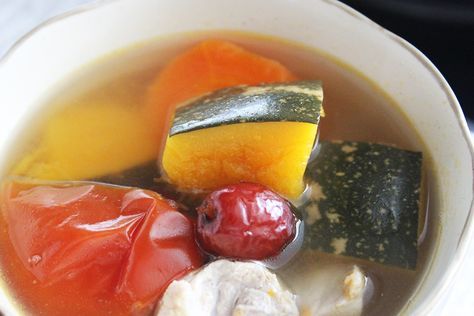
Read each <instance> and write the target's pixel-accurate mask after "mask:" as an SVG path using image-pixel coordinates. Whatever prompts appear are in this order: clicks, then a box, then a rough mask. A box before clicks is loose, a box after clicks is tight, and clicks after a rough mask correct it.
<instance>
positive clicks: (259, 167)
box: [162, 122, 318, 199]
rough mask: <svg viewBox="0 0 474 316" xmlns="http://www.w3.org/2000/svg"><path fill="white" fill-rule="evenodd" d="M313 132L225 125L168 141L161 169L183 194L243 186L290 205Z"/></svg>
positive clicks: (275, 125) (296, 125) (294, 126)
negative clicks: (263, 189)
mask: <svg viewBox="0 0 474 316" xmlns="http://www.w3.org/2000/svg"><path fill="white" fill-rule="evenodd" d="M317 128H318V126H317V125H316V124H311V123H300V122H262V123H242V124H231V125H224V126H219V127H213V128H208V129H201V130H197V131H192V132H189V133H184V134H177V135H174V136H171V137H169V138H168V141H167V143H166V148H165V151H164V154H163V161H162V163H163V168H164V170H165V172H166V175H167V176H168V178H169V180H170V181H171V182H172V183H174V184H175V185H177V186H178V187H179V188H180V189H183V190H196V189H198V190H213V189H216V188H219V187H221V186H224V185H228V184H233V183H238V182H240V181H249V182H256V183H260V184H264V185H266V186H268V187H270V188H272V189H273V190H275V191H277V192H278V193H280V194H282V195H283V196H285V197H287V198H290V199H296V198H298V197H299V196H300V194H301V193H302V192H303V189H304V184H303V175H304V171H305V168H306V164H307V162H308V159H309V156H310V154H311V150H312V148H313V144H314V139H315V135H316V132H317Z"/></svg>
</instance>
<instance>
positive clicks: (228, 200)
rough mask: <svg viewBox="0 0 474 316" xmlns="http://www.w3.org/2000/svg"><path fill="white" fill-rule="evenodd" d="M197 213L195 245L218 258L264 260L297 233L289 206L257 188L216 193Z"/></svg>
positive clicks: (249, 186) (234, 187)
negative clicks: (196, 241) (196, 242)
mask: <svg viewBox="0 0 474 316" xmlns="http://www.w3.org/2000/svg"><path fill="white" fill-rule="evenodd" d="M197 211H198V221H197V236H198V241H199V243H200V245H201V247H202V248H203V249H204V250H206V251H207V252H209V253H211V254H214V255H218V256H224V257H230V258H239V259H256V260H259V259H265V258H268V257H271V256H274V255H277V254H278V253H279V252H280V251H281V250H282V249H283V248H284V247H285V246H286V245H287V244H288V243H289V242H290V241H291V240H292V239H293V237H294V235H295V233H296V221H297V220H296V217H295V215H294V214H293V212H292V207H291V204H290V203H289V202H288V201H286V200H285V199H284V198H282V197H281V196H279V195H278V194H276V193H275V192H273V191H271V190H270V189H269V188H267V187H265V186H263V185H260V184H253V183H239V184H234V185H230V186H227V187H224V188H222V189H219V190H216V191H214V192H212V193H211V194H210V195H209V196H208V197H207V198H206V199H205V200H204V202H203V203H202V204H201V206H199V207H198V209H197Z"/></svg>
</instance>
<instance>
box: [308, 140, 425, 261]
mask: <svg viewBox="0 0 474 316" xmlns="http://www.w3.org/2000/svg"><path fill="white" fill-rule="evenodd" d="M421 168H422V154H421V153H419V152H412V151H407V150H401V149H398V148H395V147H390V146H385V145H379V144H371V143H363V142H321V143H320V144H319V152H318V154H317V156H316V157H315V159H314V160H313V161H312V162H311V163H310V164H309V165H308V169H307V170H308V172H307V175H306V176H307V180H308V182H309V183H310V185H311V189H312V193H311V199H310V201H309V202H307V203H306V204H305V205H303V207H302V209H303V213H304V216H305V223H306V225H307V228H306V229H305V239H306V246H307V247H310V248H313V249H317V250H320V251H325V252H329V253H335V254H341V255H346V256H353V257H358V258H362V259H368V260H371V261H375V262H379V263H385V264H390V265H396V266H400V267H404V268H410V269H414V268H415V267H416V258H417V240H418V217H419V213H420V207H421V204H422V203H421V180H422V169H421Z"/></svg>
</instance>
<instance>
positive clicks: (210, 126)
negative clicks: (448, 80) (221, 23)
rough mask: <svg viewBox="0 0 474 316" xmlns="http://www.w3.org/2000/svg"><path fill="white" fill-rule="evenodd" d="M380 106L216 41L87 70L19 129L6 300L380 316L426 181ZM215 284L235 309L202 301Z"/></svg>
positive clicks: (234, 37) (427, 234) (320, 72)
mask: <svg viewBox="0 0 474 316" xmlns="http://www.w3.org/2000/svg"><path fill="white" fill-rule="evenodd" d="M207 38H213V39H217V40H211V41H205V42H204V44H203V43H201V40H204V39H207ZM219 39H225V40H226V41H230V42H232V43H235V44H238V46H235V47H234V46H233V44H223V43H225V42H223V41H220V40H219ZM196 45H197V46H196ZM239 46H240V47H243V48H244V49H242V48H240V47H239ZM203 52H204V53H203ZM180 54H181V55H180ZM200 54H204V55H205V56H206V58H208V59H209V60H211V61H212V60H213V59H215V63H214V64H213V63H212V62H209V64H202V63H199V62H198V61H200V59H199V58H201V57H202V56H201V55H200ZM176 56H180V57H178V58H177V59H175V58H176ZM262 56H264V57H262ZM190 60H191V61H193V64H192V65H193V67H191V68H189V69H188V68H186V67H185V66H183V65H186V62H189V61H190ZM226 62H227V63H226ZM209 65H211V66H212V67H211V66H209ZM249 65H251V67H250V66H249ZM213 67H214V68H213ZM249 67H250V68H251V69H253V70H252V71H251V70H249ZM227 73H229V75H227ZM157 74H159V75H157ZM223 74H224V75H223ZM320 81H321V82H322V86H321V82H320ZM288 82H290V83H288ZM242 84H246V85H250V86H252V87H250V88H248V87H242ZM259 84H264V85H260V86H258V87H256V85H259ZM235 86H237V87H235ZM228 87H231V88H229V89H224V90H219V89H221V88H228ZM381 88H383V87H381ZM381 88H379V87H377V86H376V85H375V84H373V83H371V82H369V81H368V80H367V79H365V78H364V77H363V76H362V75H360V74H358V73H357V72H356V71H354V70H352V69H351V68H349V67H347V66H345V65H343V64H342V63H340V62H337V61H335V60H334V59H332V58H329V57H328V56H326V55H324V54H322V53H320V52H317V51H314V50H310V49H308V48H304V47H302V46H299V45H296V44H292V43H287V42H283V41H279V40H276V39H271V38H265V37H260V36H254V35H250V34H240V33H232V32H224V33H217V32H216V33H197V34H192V35H180V36H175V37H171V38H163V39H159V40H156V41H151V42H149V43H144V44H141V45H138V46H136V47H132V48H129V49H127V50H124V51H121V52H118V53H116V54H112V55H110V56H107V58H102V59H101V60H100V61H97V62H95V63H93V64H92V65H88V66H86V67H85V68H84V69H81V70H80V71H79V72H77V73H76V74H74V75H73V76H71V78H69V79H68V80H67V81H65V82H63V83H61V84H60V85H59V86H58V87H57V88H56V89H55V90H54V92H53V93H52V95H51V97H50V99H49V101H48V102H46V104H45V107H44V108H43V109H42V114H41V115H40V116H39V115H38V116H37V117H41V119H40V120H37V119H35V120H34V121H32V122H30V124H29V126H30V127H28V128H27V129H25V132H24V135H23V136H22V137H20V139H19V140H18V145H17V149H16V151H12V156H11V159H10V165H9V166H8V167H9V172H8V173H7V174H6V175H5V176H4V177H3V181H4V185H3V193H2V204H1V207H2V209H1V211H2V213H1V214H2V216H1V217H0V245H1V248H2V249H3V250H4V251H2V254H1V255H0V263H1V266H2V268H1V269H2V272H3V273H4V274H5V276H6V278H5V279H6V280H7V281H6V286H7V287H8V289H9V292H10V293H11V295H12V297H13V298H14V300H15V301H17V302H18V303H19V304H21V305H22V306H24V309H25V311H26V312H28V313H33V314H37V315H54V314H56V315H61V314H64V313H66V312H68V313H70V314H71V313H72V314H81V313H82V314H91V315H93V314H97V315H99V314H104V313H113V314H117V315H121V314H123V315H126V314H137V315H152V314H156V313H157V314H158V315H168V314H166V313H167V312H169V311H168V309H169V308H171V309H172V308H177V309H179V310H181V311H184V312H186V311H187V312H190V313H192V312H196V310H202V313H203V315H207V314H209V315H210V314H212V313H211V312H210V311H211V310H213V309H214V312H215V313H217V314H219V313H223V314H224V315H227V314H229V313H231V312H232V311H234V312H236V311H239V312H241V313H242V315H251V314H252V311H254V312H255V311H256V310H260V309H262V308H263V307H262V306H263V305H265V304H267V305H265V308H266V309H267V311H275V313H277V312H278V313H282V310H285V311H286V313H287V314H291V315H293V314H294V315H296V314H301V315H313V314H314V315H395V314H397V313H398V312H399V311H400V310H401V309H402V308H403V306H404V305H405V304H406V303H407V301H408V300H409V298H410V296H412V295H413V294H414V292H415V291H416V288H417V285H418V284H419V282H420V280H421V279H422V278H423V275H424V273H425V269H426V268H427V266H428V264H429V261H430V255H431V250H432V247H433V242H434V240H435V238H436V231H437V227H435V223H434V220H433V218H434V216H432V214H433V213H436V209H434V208H433V207H432V206H431V207H430V208H428V207H427V206H428V205H429V203H428V202H429V201H428V189H429V188H430V187H432V186H433V183H431V182H430V183H428V181H427V179H428V180H434V179H429V177H427V175H428V176H429V174H428V172H429V168H428V167H429V159H430V158H429V153H428V152H427V151H426V150H425V148H424V147H423V143H422V142H421V141H420V139H419V138H418V136H417V134H416V131H415V130H414V129H413V127H412V126H411V125H410V123H409V121H408V119H407V118H406V117H404V115H403V114H402V113H401V112H400V111H399V109H398V107H397V106H396V105H395V104H393V102H392V100H390V99H389V98H388V97H387V96H386V95H385V94H384V93H383V92H382V90H381ZM214 90H218V91H217V92H215V93H210V94H206V95H204V96H201V95H202V93H207V92H210V91H214ZM323 91H324V93H323ZM323 94H324V100H323ZM321 102H322V106H321ZM177 104H180V106H179V107H178V110H177V111H176V112H175V111H174V107H175V106H176V105H177ZM223 104H224V105H225V106H224V105H223ZM256 104H257V105H258V111H257V110H255V107H256ZM282 104H283V105H285V106H281V105H282ZM286 104H293V105H292V108H291V109H297V110H294V111H293V112H292V113H290V111H289V110H288V109H287V107H286ZM295 104H297V105H298V106H296V105H295ZM279 106H280V107H279ZM150 107H151V108H150ZM196 109H198V110H196ZM249 109H250V110H249ZM245 111H250V112H248V113H250V115H247V116H246V115H244V112H245ZM252 111H253V112H252ZM248 113H247V114H248ZM302 113H303V114H302ZM170 131H171V132H170ZM317 133H319V141H318V146H316V147H315V149H314V150H313V151H312V148H313V144H314V142H315V138H316V134H317ZM310 156H311V159H310V163H309V164H308V168H306V167H307V165H306V163H307V162H308V159H309V158H310ZM157 158H158V163H157ZM161 159H162V161H163V164H161ZM422 160H423V168H422ZM305 168H306V171H305ZM241 181H244V182H245V183H241ZM248 182H253V183H256V184H250V183H248ZM425 182H426V183H425ZM423 183H425V184H424V185H422V184H423ZM122 186H125V187H122ZM129 187H133V189H132V188H129ZM305 187H307V188H309V189H308V190H307V191H306V192H305V194H303V195H302V196H301V193H302V192H303V190H304V188H305ZM216 189H218V190H216ZM214 190H215V191H214ZM212 191H214V192H213V193H212V194H210V195H208V194H209V193H210V192H212ZM273 191H275V192H276V193H275V192H273ZM156 193H158V194H156ZM281 196H283V197H281ZM166 199H170V200H173V201H174V202H170V201H168V200H166ZM430 199H432V197H430ZM203 201H204V202H203ZM288 201H293V202H294V203H295V204H297V207H298V209H296V208H295V207H294V206H293V205H291V203H290V202H288ZM296 201H297V202H296ZM236 205H237V206H236ZM242 205H244V206H242ZM262 205H263V206H262ZM81 210H82V212H81ZM242 210H245V212H244V211H242ZM240 211H242V212H240ZM243 212H244V213H245V214H244V215H242V214H243ZM18 214H20V215H21V218H19V217H18V216H19V215H18ZM216 218H217V219H218V220H219V223H217V222H216ZM301 220H302V221H303V224H302V225H301V226H304V229H303V227H298V229H297V228H296V225H298V224H297V223H300V221H301ZM245 223H247V224H248V223H251V224H248V225H247V226H244V224H245ZM28 225H30V226H28ZM194 226H196V229H194ZM276 232H278V233H276ZM283 232H284V233H283ZM302 232H303V233H302ZM422 237H423V238H422ZM295 240H296V241H297V242H298V245H296V244H295V243H294V241H295ZM292 241H293V242H292ZM301 244H302V246H301ZM300 247H301V249H300ZM295 249H299V250H298V251H296V254H295V255H294V257H293V258H292V259H291V260H290V258H288V255H286V254H287V253H294V252H295ZM282 250H283V252H282ZM285 250H286V251H287V252H286V254H285ZM33 252H35V253H34V256H31V255H32V254H33ZM283 254H285V255H283ZM283 257H284V262H283V263H282V262H278V260H279V259H278V258H283ZM164 258H166V259H164ZM225 258H230V259H231V260H242V261H248V260H251V261H255V260H257V261H258V260H263V261H262V262H263V264H264V265H265V263H266V264H267V268H268V269H266V268H264V267H262V266H260V265H258V266H252V264H250V263H248V264H247V263H246V264H241V263H239V265H237V264H234V263H230V262H229V261H228V260H224V259H225ZM217 259H223V260H217ZM211 262H212V264H210V263H211ZM268 263H271V264H268ZM203 264H208V265H204V268H203V267H202V265H203ZM240 264H241V265H240ZM237 266H238V267H239V269H244V270H245V271H248V274H244V273H243V272H242V271H243V270H242V271H239V269H237V268H235V267H237ZM276 267H278V268H276ZM272 268H273V269H272ZM214 269H216V270H214ZM225 269H228V270H225ZM224 270H225V271H224ZM156 271H160V272H159V273H157V272H156ZM81 273H82V274H81ZM240 273H242V275H241V274H240ZM213 276H216V278H218V279H213ZM275 276H276V277H277V278H275ZM273 278H274V279H273ZM270 279H271V281H268V280H270ZM173 280H179V281H173ZM229 280H233V281H229ZM236 280H238V281H236ZM172 281H173V282H172ZM68 282H69V283H68ZM71 282H72V283H71ZM213 282H214V283H213ZM219 282H224V283H225V282H229V284H231V283H232V284H233V285H232V286H234V287H235V288H234V287H231V289H230V290H229V291H228V292H229V293H231V294H228V293H227V294H226V295H230V296H225V297H224V296H222V297H220V299H221V300H222V301H223V302H224V301H226V302H236V303H229V304H231V305H232V304H234V305H232V306H230V307H229V306H223V305H222V306H219V304H218V303H214V304H215V305H216V306H214V305H213V304H211V303H209V297H211V296H212V297H214V296H215V297H214V298H215V299H216V302H218V301H219V295H224V294H219V293H221V292H222V291H220V290H218V287H217V285H216V287H215V288H212V287H211V288H209V286H210V285H209V284H218V283H219ZM239 282H241V284H240V283H239ZM262 282H264V283H262ZM265 282H266V283H265ZM170 283H171V284H172V285H171V286H170V287H169V288H168V289H169V290H168V291H167V290H166V289H167V287H168V285H169V284H170ZM71 284H72V285H71ZM91 284H93V285H91ZM229 286H231V285H229ZM191 288H193V291H191V290H189V289H191ZM200 291H208V292H209V293H212V295H211V294H209V297H208V298H207V301H201V300H206V298H204V296H203V295H200V293H201V292H200ZM272 291H274V292H272ZM224 292H225V291H224ZM164 293H166V294H164ZM248 293H253V294H248ZM163 294H164V295H165V296H164V300H163V302H162V303H161V305H160V304H158V302H159V301H160V298H161V297H162V296H163ZM186 295H188V296H189V297H188V296H186ZM232 295H234V296H232ZM252 295H253V296H252ZM186 297H188V301H186V300H185V298H186ZM190 297H192V300H196V301H198V302H201V303H202V304H201V303H196V304H197V305H192V304H191V303H189V302H190V301H189V300H191V298H190ZM257 298H259V299H257ZM181 300H183V301H181ZM242 302H246V303H245V304H244V303H242ZM260 302H265V303H260ZM157 304H158V306H161V307H162V308H161V309H160V308H159V307H158V308H156V306H157ZM189 304H191V305H189ZM193 304H194V303H193ZM222 304H224V303H222ZM259 304H263V305H262V306H260V305H259ZM170 306H171V307H170ZM173 306H174V307H173ZM206 308H207V309H206ZM336 310H338V313H340V314H338V313H336ZM206 311H208V312H206ZM216 311H217V312H216ZM219 311H220V312H219ZM270 314H272V312H270Z"/></svg>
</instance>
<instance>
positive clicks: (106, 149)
mask: <svg viewBox="0 0 474 316" xmlns="http://www.w3.org/2000/svg"><path fill="white" fill-rule="evenodd" d="M40 137H41V138H40V142H39V145H38V146H37V148H35V149H34V150H33V151H32V152H30V153H28V154H27V155H26V156H25V157H24V158H23V159H22V160H20V162H19V163H18V164H17V165H16V166H15V167H14V170H13V173H14V174H16V175H22V176H27V177H31V178H36V179H45V180H81V179H91V178H95V177H100V176H103V175H107V174H110V173H115V172H120V171H122V170H125V169H128V168H131V167H134V166H136V165H139V164H142V163H145V162H147V161H150V160H152V159H154V157H156V155H157V144H156V140H155V138H154V137H153V134H152V133H151V132H150V131H149V129H148V125H147V120H146V119H145V118H144V116H143V114H142V113H140V112H139V111H135V110H132V109H128V108H126V107H125V106H121V105H116V104H87V105H81V106H74V107H70V108H66V109H64V110H61V111H60V112H59V113H55V114H54V115H52V117H51V118H50V119H49V120H48V121H47V122H46V124H45V129H44V131H43V132H42V134H41V136H40Z"/></svg>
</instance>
